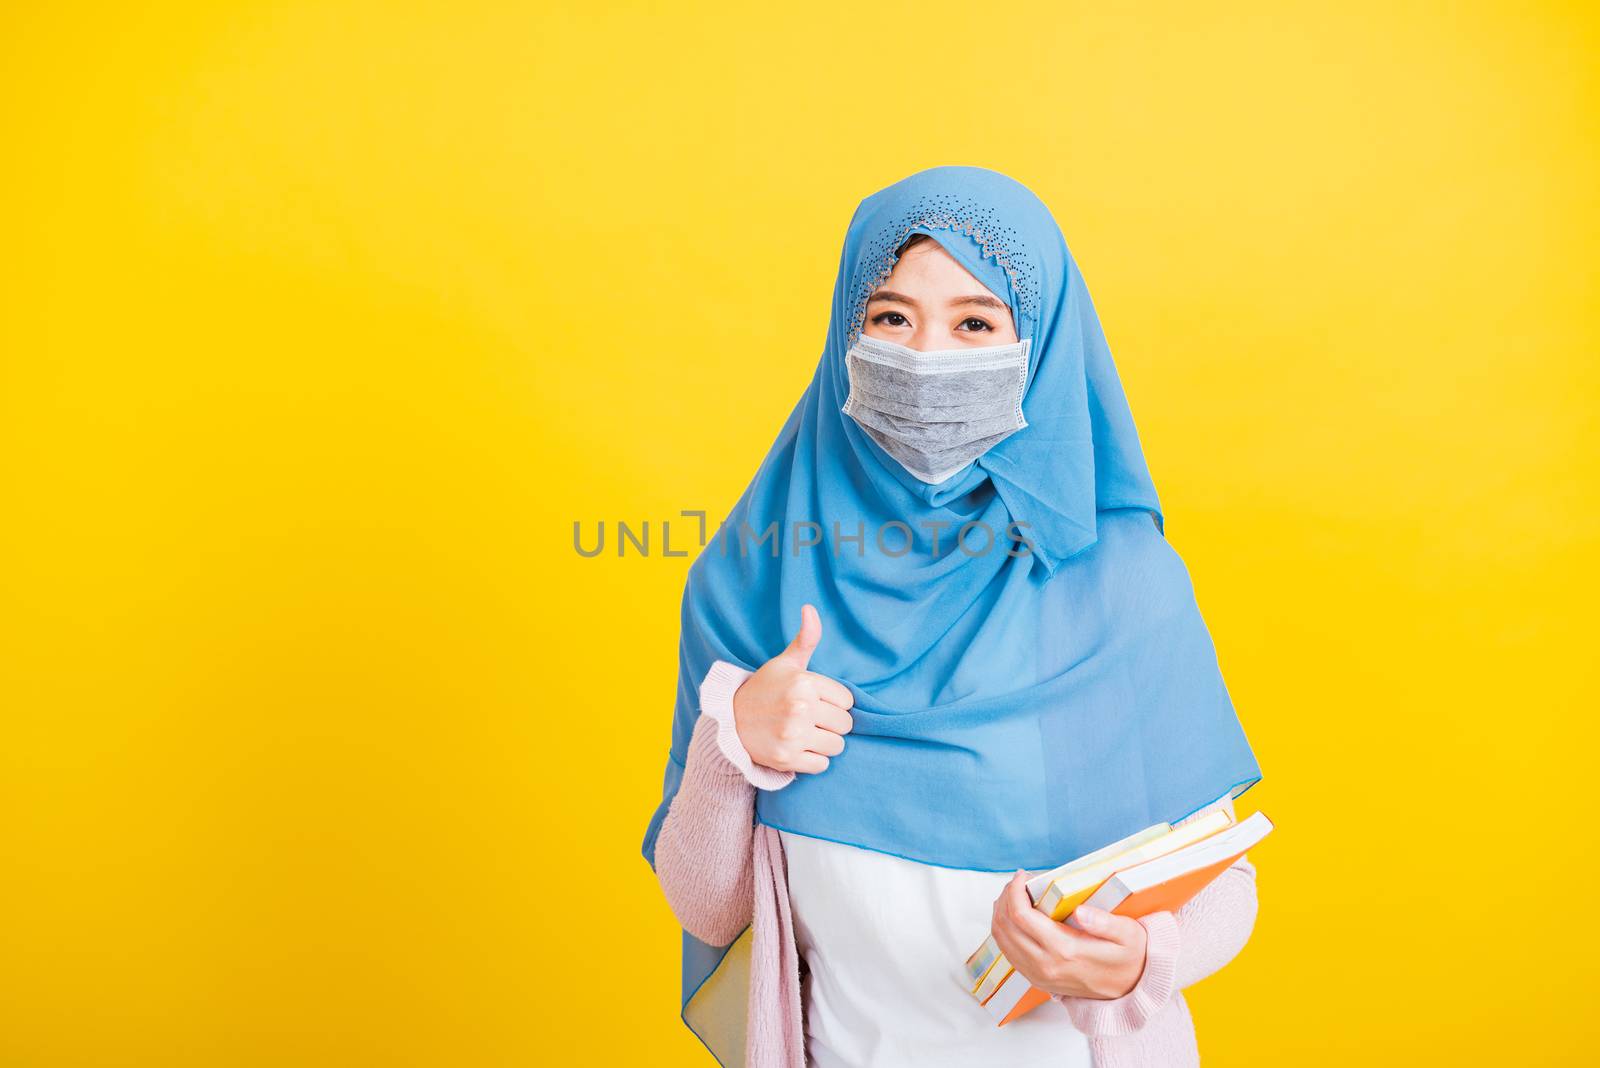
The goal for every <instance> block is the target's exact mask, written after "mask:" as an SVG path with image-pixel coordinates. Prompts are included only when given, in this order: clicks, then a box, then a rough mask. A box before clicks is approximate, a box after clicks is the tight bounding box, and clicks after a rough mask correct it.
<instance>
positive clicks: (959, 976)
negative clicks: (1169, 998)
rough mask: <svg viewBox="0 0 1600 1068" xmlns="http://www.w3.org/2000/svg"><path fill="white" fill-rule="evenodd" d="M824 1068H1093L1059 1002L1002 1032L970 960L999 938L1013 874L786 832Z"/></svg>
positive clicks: (814, 1037)
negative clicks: (970, 971) (999, 916)
mask: <svg viewBox="0 0 1600 1068" xmlns="http://www.w3.org/2000/svg"><path fill="white" fill-rule="evenodd" d="M778 833H779V836H780V837H781V838H782V840H783V851H784V857H785V860H786V862H787V868H788V883H789V902H790V908H791V910H792V912H793V914H794V928H795V941H796V943H797V948H798V949H799V951H800V954H801V956H803V957H804V958H805V961H806V964H807V966H808V967H809V969H810V972H809V974H807V976H806V978H805V981H804V984H803V986H802V990H801V998H802V999H803V1002H804V1005H805V1017H806V1028H805V1029H806V1062H807V1064H810V1065H816V1066H817V1068H980V1066H986V1065H1005V1066H1007V1068H1011V1066H1016V1068H1046V1066H1049V1068H1092V1063H1093V1062H1092V1059H1091V1057H1090V1053H1089V1042H1088V1039H1087V1038H1085V1037H1084V1036H1083V1034H1082V1033H1081V1032H1079V1031H1078V1030H1077V1029H1076V1028H1075V1027H1073V1026H1072V1020H1071V1018H1070V1017H1069V1016H1068V1015H1067V1010H1066V1008H1065V1007H1063V1006H1062V1005H1061V1004H1060V1003H1059V1002H1057V1001H1054V1000H1051V1001H1047V1002H1045V1003H1044V1004H1043V1005H1040V1006H1039V1007H1038V1008H1036V1009H1034V1010H1033V1011H1032V1012H1030V1013H1028V1014H1027V1015H1025V1016H1023V1017H1021V1018H1019V1019H1016V1020H1013V1021H1011V1022H1010V1023H1008V1024H1006V1025H1005V1026H1004V1027H998V1026H996V1025H995V1021H994V1020H993V1019H992V1018H991V1017H990V1016H989V1014H988V1013H987V1012H985V1011H984V1008H983V1006H982V1005H980V1004H978V1002H977V999H975V998H974V997H973V996H972V994H971V992H970V990H969V989H968V985H967V982H966V968H965V961H966V959H967V957H968V956H970V955H971V953H972V951H973V950H975V949H977V948H978V946H979V945H980V944H982V942H983V940H984V938H986V937H987V936H988V934H989V926H990V922H991V919H992V915H993V909H994V901H995V898H997V897H999V896H1000V891H1001V890H1002V889H1004V888H1005V885H1006V883H1007V882H1009V881H1010V878H1011V877H1010V875H1009V874H1008V873H1006V872H991V871H966V870H961V869H957V868H941V867H937V866H935V865H931V864H919V863H917V862H916V861H912V860H906V859H904V858H902V857H895V856H890V855H889V854H887V853H880V852H878V851H876V850H872V849H861V848H859V847H857V846H851V845H842V844H840V843H838V842H830V841H827V840H825V839H821V838H812V837H809V836H807V835H803V834H794V833H791V832H789V831H781V830H780V831H779V832H778Z"/></svg>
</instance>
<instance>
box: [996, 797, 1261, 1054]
mask: <svg viewBox="0 0 1600 1068" xmlns="http://www.w3.org/2000/svg"><path fill="white" fill-rule="evenodd" d="M1271 830H1272V821H1271V820H1269V819H1267V817H1266V816H1264V815H1262V814H1261V813H1259V812H1257V813H1255V814H1254V815H1252V816H1250V817H1249V818H1248V819H1244V820H1240V821H1239V822H1237V823H1235V822H1234V821H1233V817H1232V816H1230V815H1229V814H1228V813H1227V812H1226V811H1223V810H1222V809H1213V810H1212V811H1210V812H1207V813H1206V814H1204V815H1202V816H1199V817H1197V818H1195V819H1192V820H1190V821H1188V822H1187V823H1180V824H1179V825H1177V826H1173V825H1172V824H1170V823H1158V824H1156V825H1155V826H1154V827H1147V828H1145V829H1144V830H1142V831H1140V832H1139V833H1138V834H1133V835H1129V836H1128V837H1127V838H1124V839H1123V840H1122V841H1120V842H1113V843H1112V844H1111V845H1108V846H1106V847H1105V848H1104V849H1097V850H1095V851H1094V852H1093V853H1090V854H1088V855H1087V856H1083V857H1079V858H1078V859H1077V860H1071V861H1068V862H1067V863H1065V864H1063V865H1061V866H1060V867H1059V868H1055V869H1053V870H1051V871H1047V872H1044V873H1042V874H1040V875H1035V876H1034V877H1033V878H1031V879H1029V880H1028V882H1027V891H1028V898H1029V900H1031V901H1032V902H1033V907H1034V908H1036V909H1038V910H1039V911H1040V912H1042V913H1044V914H1045V915H1046V916H1049V917H1050V918H1051V919H1052V920H1056V921H1058V922H1063V923H1069V924H1070V923H1072V920H1071V916H1072V911H1073V910H1074V909H1076V908H1077V907H1078V906H1079V905H1084V904H1087V905H1089V906H1090V907H1092V908H1097V909H1104V910H1105V911H1106V912H1110V913H1114V914H1115V915H1118V916H1130V917H1133V918H1135V919H1137V918H1138V917H1140V916H1148V915H1149V914H1150V913H1152V912H1162V911H1171V910H1174V909H1177V908H1178V907H1179V906H1180V905H1182V904H1184V903H1185V902H1186V901H1188V900H1189V899H1190V898H1192V897H1194V895H1195V894H1197V893H1199V892H1200V891H1201V890H1202V889H1204V888H1205V886H1206V885H1207V884H1208V883H1210V882H1211V880H1213V879H1215V878H1216V877H1217V876H1218V875H1221V874H1222V873H1223V871H1225V870H1226V869H1227V868H1228V866H1229V865H1231V864H1232V863H1233V862H1234V861H1236V860H1238V859H1239V858H1240V857H1241V856H1243V855H1244V854H1245V853H1246V852H1247V851H1248V850H1250V849H1251V848H1252V847H1254V846H1255V844H1256V843H1257V842H1259V841H1261V839H1263V838H1265V837H1266V836H1267V834H1268V833H1269V832H1270V831H1271ZM967 977H968V979H970V980H971V983H972V996H973V997H975V998H977V999H978V1001H979V1003H980V1004H982V1005H983V1007H984V1008H985V1009H986V1010H988V1012H989V1015H990V1016H992V1017H994V1019H995V1020H996V1022H997V1024H998V1025H1002V1026H1003V1025H1005V1024H1008V1023H1010V1022H1011V1021H1012V1020H1015V1019H1017V1018H1018V1017H1019V1016H1022V1015H1023V1014H1024V1013H1026V1012H1029V1011H1030V1010H1032V1009H1034V1008H1036V1007H1038V1006H1039V1005H1042V1004H1044V1003H1045V1002H1046V1001H1048V1000H1049V999H1050V995H1049V993H1048V992H1047V991H1043V990H1039V989H1037V988H1036V987H1034V986H1033V985H1032V984H1031V983H1029V982H1028V980H1027V979H1025V978H1023V976H1022V974H1021V973H1020V972H1017V971H1015V970H1014V969H1013V968H1012V967H1011V964H1010V963H1009V962H1008V961H1007V960H1006V958H1005V954H1003V953H1001V952H1000V947H999V946H998V945H996V944H995V941H994V936H993V935H992V934H991V935H990V936H989V937H988V938H987V939H985V940H984V943H983V945H981V946H979V947H978V949H977V951H976V952H975V953H973V954H972V956H970V957H968V958H967Z"/></svg>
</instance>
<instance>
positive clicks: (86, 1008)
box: [0, 0, 1600, 1068]
mask: <svg viewBox="0 0 1600 1068" xmlns="http://www.w3.org/2000/svg"><path fill="white" fill-rule="evenodd" d="M1108 6H1109V7H1113V8H1114V7H1117V6H1118V5H1098V4H1097V5H1080V4H1073V5H1063V4H1060V3H1042V4H1033V3H1027V4H1005V5H998V4H990V5H971V4H953V3H926V2H919V3H914V4H913V3H880V4H823V5H818V4H807V5H801V6H800V7H799V8H798V9H794V10H788V9H784V10H775V9H758V8H751V7H748V6H744V5H728V6H726V7H710V6H699V5H690V6H684V5H675V4H603V3H588V4H565V5H555V4H538V3H536V4H528V5H499V4H486V3H469V2H464V0H456V2H450V3H438V4H431V5H416V4H406V5H397V4H392V3H370V4H351V3H310V2H307V3H272V4H267V3H260V4H232V5H227V4H223V5H214V4H194V5H171V4H160V5H154V6H143V5H122V4H106V5H103V6H92V5H44V4H11V5H8V6H7V8H6V13H5V14H4V15H3V16H0V85H3V101H4V102H3V107H4V129H3V134H4V141H3V145H4V151H5V153H6V154H7V156H8V157H9V158H8V159H7V161H6V164H5V167H4V169H3V172H0V183H3V185H0V197H3V199H0V203H3V204H4V212H5V217H6V218H5V230H4V235H5V237H4V243H3V249H4V252H5V255H4V257H3V265H0V271H3V272H4V276H3V279H0V281H3V294H4V296H3V300H4V307H3V315H0V344H3V357H4V358H3V371H0V375H3V378H0V479H3V482H0V491H3V497H0V502H3V507H4V513H3V518H4V523H3V525H0V554H3V556H0V558H3V561H4V565H3V571H0V598H3V604H0V609H3V611H0V619H3V621H4V622H3V627H4V632H3V635H0V685H3V691H0V700H3V703H4V707H3V720H0V723H3V735H0V1063H4V1064H7V1065H22V1066H30V1068H31V1066H46V1065H141V1066H143V1065H162V1066H187V1065H207V1066H214V1065H275V1066H276V1065H289V1064H293V1065H330V1066H332V1065H339V1066H344V1065H365V1064H382V1065H427V1066H449V1068H476V1066H489V1065H513V1064H517V1065H520V1064H532V1063H574V1064H590V1063H593V1064H604V1063H635V1064H638V1063H647V1064H663V1065H666V1064H682V1065H695V1064H704V1063H707V1060H706V1058H705V1055H704V1053H703V1052H702V1051H701V1048H700V1046H699V1044H698V1042H697V1041H696V1040H695V1038H694V1037H693V1036H692V1035H691V1034H690V1033H689V1032H688V1031H687V1030H685V1029H684V1028H683V1026H682V1025H681V1024H680V1023H679V1021H678V1017H677V996H678V988H677V982H678V977H677V969H678V960H677V945H678V932H677V928H676V927H675V926H674V924H673V922H672V918H671V915H670V913H669V911H668V909H667V907H666V905H665V902H664V900H663V899H662V897H661V896H660V893H659V891H658V889H657V887H656V885H655V883H654V881H653V878H652V876H651V874H650V871H649V869H648V867H647V866H646V864H645V862H644V860H643V859H642V858H641V857H640V855H639V852H638V848H639V842H640V838H641V836H642V834H643V831H644V827H645V822H646V820H647V818H648V817H649V815H650V812H651V810H652V807H653V806H654V805H655V803H656V800H657V798H658V796H659V786H660V778H661V772H662V767H663V761H664V759H665V752H666V745H667V737H668V723H669V719H670V715H671V701H672V696H673V692H674V685H675V671H676V623H677V609H678V597H679V592H680V590H681V586H682V581H683V577H684V571H685V568H686V561H684V560H676V559H674V560H668V559H663V558H661V557H660V556H659V555H655V556H652V557H651V558H649V559H640V558H637V557H630V558H627V559H620V560H619V559H617V558H616V557H614V556H611V555H609V554H608V555H607V556H605V557H602V558H599V559H595V560H586V559H581V558H579V557H578V556H577V555H576V554H575V553H574V551H573V549H572V524H573V522H574V520H582V521H584V522H585V523H588V524H592V523H594V522H597V521H599V520H601V519H604V520H606V521H607V522H608V523H612V522H615V521H616V520H618V519H627V520H631V521H633V522H634V523H635V524H638V523H641V522H643V521H645V520H649V521H651V522H652V524H654V525H655V526H656V536H657V537H659V524H660V522H661V521H662V520H664V519H666V518H668V517H670V516H673V515H675V514H676V513H677V512H678V510H679V509H683V508H691V509H692V508H703V509H706V510H708V511H710V512H711V513H712V515H713V518H715V517H716V516H718V515H720V514H721V513H722V512H723V511H724V510H725V509H726V508H727V507H728V506H729V505H730V504H731V503H732V502H733V500H734V498H735V496H736V495H737V493H738V492H739V490H740V489H741V488H742V487H743V486H744V484H745V482H746V480H747V479H748V477H749V475H750V474H751V472H752V471H753V470H754V468H755V465H756V463H757V461H758V460H759V459H760V457H761V456H762V455H763V453H764V452H765V450H766V448H767V446H768V444H769V443H770V441H771V439H772V436H773V434H774V433H775V432H776V431H777V428H778V426H779V425H780V423H781V421H782V419H783V417H784V415H786V414H787V412H788V410H789V407H790V406H791V404H792V403H793V401H794V398H795V397H796V395H797V394H798V391H799V390H800V389H801V388H802V386H803V384H804V383H805V382H806V380H807V379H808V378H809V376H810V374H811V371H812V368H813V366H814V363H815V360H816V358H817V355H818V353H819V351H820V348H821V344H822V339H823V333H824V328H825V326H826V317H827V311H828V301H829V297H830V293H831V287H832V285H833V278H834V271H835V268H836V266H837V262H838V254H839V242H840V240H841V238H842V235H843V232H844V227H845V224H846V222H847V221H848V220H849V218H850V215H851V212H852V211H853V210H854V208H855V206H856V204H857V203H858V202H859V200H860V199H861V198H862V197H864V196H866V195H868V194H869V193H871V192H873V191H875V190H877V189H879V188H881V187H883V186H885V185H887V184H889V183H890V182H893V181H894V180H896V179H898V178H900V177H902V176H904V175H906V174H909V173H911V172H912V171H915V170H919V169H921V168H923V167H927V166H932V165H935V164H942V163H967V164H977V165H983V166H989V167H994V168H996V169H999V170H1002V171H1004V172H1006V173H1009V174H1011V175H1013V176H1015V177H1017V178H1018V179H1020V180H1021V181H1023V182H1024V183H1025V184H1027V185H1029V186H1030V187H1031V188H1032V189H1034V190H1035V191H1036V192H1037V193H1039V195H1040V196H1041V197H1043V199H1044V200H1045V202H1046V203H1047V204H1049V205H1050V206H1051V208H1052V210H1053V211H1054V213H1055V215H1056V217H1057V219H1058V220H1059V221H1060V223H1061V224H1062V227H1063V229H1064V230H1065V232H1066V235H1067V239H1068V242H1069V244H1070V245H1071V247H1072V249H1073V252H1074V254H1075V255H1076V257H1077V258H1078V261H1079V263H1080V264H1081V266H1082V267H1083V270H1084V272H1085V274H1086V276H1087V278H1088V281H1089V285H1090V289H1091V291H1092V293H1093V294H1094V297H1095V299H1096V302H1097V305H1098V308H1099V311H1100V314H1101V317H1102V320H1103V322H1104V324H1105V328H1106V331H1107V334H1108V336H1109V338H1110V340H1111V344H1112V348H1113V351H1114V353H1115V354H1116V356H1117V360H1118V364H1119V367H1120V370H1121V373H1122V376H1123V380H1124V382H1125V384H1126V386H1127V389H1128V392H1129V395H1130V398H1131V400H1132V403H1133V408H1134V413H1135V416H1136V418H1137V420H1138V425H1139V429H1140V432H1141V434H1142V437H1143V441H1144V444H1145V448H1146V451H1147V455H1148V457H1149V460H1150V464H1151V468H1152V470H1153V472H1154V474H1155V477H1156V481H1157V485H1158V486H1159V488H1160V491H1161V495H1162V499H1163V503H1164V505H1165V507H1166V511H1167V516H1168V534H1169V537H1170V539H1171V541H1172V543H1173V544H1174V546H1175V547H1176V548H1177V549H1178V551H1179V552H1180V553H1181V554H1182V555H1183V557H1184V559H1185V560H1186V561H1187V563H1188V565H1189V567H1190V570H1191V574H1192V575H1193V577H1194V581H1195V585H1196V588H1197V591H1198V594H1199V597H1200V601H1201V605H1202V608H1203V610H1204V611H1205V614H1206V618H1207V621H1208V623H1209V625H1210V627H1211V630H1212V633H1213V635H1214V637H1215V639H1216V643H1217V646H1218V650H1219V655H1220V658H1221V661H1222V665H1223V670H1224V672H1225V675H1226V677H1227V679H1228V682H1229V685H1230V688H1231V690H1232V693H1233V696H1234V699H1235V703H1236V705H1237V707H1238V709H1239V712H1240V715H1241V718H1242V719H1243V721H1244V723H1245V726H1246V728H1247V729H1248V730H1249V732H1250V736H1251V738H1252V740H1253V743H1254V745H1255V748H1256V752H1257V755H1258V756H1259V758H1260V760H1261V763H1262V765H1263V767H1264V769H1265V771H1266V776H1267V777H1266V780H1265V782H1264V783H1263V785H1261V786H1260V787H1258V788H1257V790H1256V791H1254V792H1252V793H1251V794H1250V795H1248V798H1247V800H1248V801H1249V802H1250V803H1251V804H1250V805H1247V806H1246V807H1247V808H1249V807H1255V806H1259V807H1261V808H1262V809H1264V810H1266V811H1268V812H1269V813H1270V814H1271V815H1272V816H1273V817H1274V819H1275V820H1276V821H1277V823H1278V825H1279V828H1280V830H1279V833H1278V834H1277V835H1275V836H1274V838H1273V839H1272V841H1271V842H1270V843H1269V844H1268V845H1267V846H1265V847H1264V848H1263V849H1262V850H1260V851H1259V853H1258V855H1257V859H1258V862H1259V865H1260V873H1261V874H1260V891H1261V901H1262V906H1261V916H1260V922H1259V925H1258V927H1257V931H1256V934H1255V937H1254V938H1253V940H1252V942H1251V944H1250V945H1249V947H1248V948H1247V949H1246V950H1245V952H1244V953H1243V954H1242V955H1241V956H1240V957H1239V958H1238V960H1236V961H1235V962H1234V963H1233V964H1232V965H1231V966H1229V967H1228V968H1227V969H1226V970H1225V971H1224V972H1222V973H1220V974H1219V975H1217V976H1216V977H1215V978H1213V979H1210V980H1208V981H1206V982H1205V983H1203V984H1202V985H1200V986H1199V987H1197V988H1195V989H1194V990H1193V992H1192V1001H1193V1005H1194V1008H1195V1013H1196V1016H1197V1019H1198V1024H1199V1031H1200V1036H1201V1043H1202V1049H1203V1052H1204V1053H1205V1055H1206V1058H1207V1063H1208V1064H1213V1065H1253V1064H1297V1065H1319V1064H1327V1065H1336V1064H1337V1065H1342V1064H1348V1063H1363V1064H1395V1065H1403V1064H1413V1063H1422V1062H1423V1061H1424V1060H1426V1061H1431V1062H1434V1063H1462V1064H1465V1063H1484V1064H1491V1063H1493V1064H1499V1063H1516V1064H1532V1063H1546V1064H1561V1063H1574V1062H1576V1061H1578V1060H1580V1059H1588V1058H1589V1057H1592V1055H1593V1052H1592V1051H1593V1048H1594V1046H1595V1043H1596V1042H1597V1040H1600V1024H1597V1017H1596V1014H1595V1013H1594V1012H1593V1011H1592V1008H1591V1006H1590V998H1591V996H1592V994H1593V975H1594V971H1593V955H1594V953H1595V952H1596V951H1597V950H1600V937H1597V932H1596V927H1595V924H1594V922H1593V917H1592V912H1591V906H1590V903H1589V900H1588V898H1589V896H1590V895H1589V890H1590V887H1591V885H1592V882H1593V879H1594V876H1595V867H1596V862H1595V856H1594V851H1593V849H1594V847H1593V844H1592V843H1593V837H1592V835H1591V834H1590V833H1589V832H1588V831H1587V829H1586V828H1587V827H1588V826H1589V824H1590V822H1591V819H1592V817H1591V813H1590V811H1589V809H1590V801H1591V799H1592V797H1593V796H1594V793H1593V791H1594V789H1595V784H1596V781H1597V773H1596V767H1595V763H1596V754H1595V750H1596V743H1597V742H1600V733H1597V730H1596V727H1595V714H1594V709H1593V698H1594V697H1595V693H1596V686H1595V667H1594V664H1595V657H1594V639H1595V627H1594V623H1593V618H1592V615H1591V605H1592V604H1593V603H1594V599H1595V595H1596V593H1597V592H1600V591H1597V578H1596V574H1597V569H1596V565H1595V554H1596V552H1597V551H1600V523H1597V519H1596V514H1597V513H1596V504H1597V501H1596V493H1595V488H1596V484H1595V475H1596V471H1595V466H1596V458H1597V455H1600V440H1597V438H1600V434H1597V427H1596V421H1595V416H1594V412H1595V410H1596V404H1597V401H1600V395H1597V392H1600V391H1597V388H1596V387H1597V384H1600V383H1597V378H1600V371H1597V366H1596V340H1597V338H1596V333H1597V331H1596V321H1595V317H1594V314H1593V304H1594V301H1595V299H1596V296H1597V294H1596V284H1595V281H1596V277H1595V263H1596V240H1595V238H1596V213H1595V211H1594V204H1593V199H1592V198H1593V193H1594V189H1595V188H1596V187H1597V184H1600V174H1597V170H1600V167H1597V159H1596V117H1597V109H1596V83H1595V75H1594V61H1595V56H1596V48H1595V45H1596V36H1597V35H1596V25H1595V21H1596V20H1595V19H1594V18H1593V15H1592V11H1586V10H1585V9H1584V6H1583V5H1576V4H1574V5H1556V4H1500V5H1463V6H1460V7H1459V8H1457V9H1456V10H1453V11H1446V10H1445V9H1433V6H1432V5H1429V6H1428V7H1426V8H1424V7H1422V6H1413V5H1396V4H1393V3H1381V4H1372V5H1361V6H1360V7H1352V6H1350V5H1320V4H1310V5H1304V6H1303V7H1301V8H1300V9H1299V10H1290V9H1288V8H1286V7H1285V6H1284V5H1281V4H1266V3H1264V4H1261V5H1255V6H1250V7H1234V6H1229V7H1228V9H1227V10H1225V11H1218V10H1215V9H1214V7H1213V6H1212V5H1192V4H1182V3H1173V4H1164V5H1138V7H1139V10H1138V12H1137V13H1122V14H1118V13H1108V12H1107V11H1106V10H1102V9H1103V8H1106V7H1108ZM140 7H142V8H143V9H142V10H134V9H135V8H140ZM791 7H792V5H791ZM1334 7H1338V8H1339V10H1338V13H1333V12H1332V11H1331V10H1325V9H1331V8H1334ZM676 536H677V532H675V537H676ZM823 640H824V641H826V640H827V638H826V635H825V636H824V639H823ZM1502 851H1510V852H1512V853H1513V854H1514V855H1515V856H1517V857H1523V858H1526V859H1525V860H1522V859H1513V860H1511V861H1509V862H1493V863H1486V862H1485V860H1484V857H1485V855H1486V854H1494V853H1499V852H1502ZM1568 886H1572V887H1575V889H1573V890H1571V891H1567V890H1564V889H1563V888H1564V887H1568ZM576 954H586V956H582V957H578V958H577V959H574V955H576Z"/></svg>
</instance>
